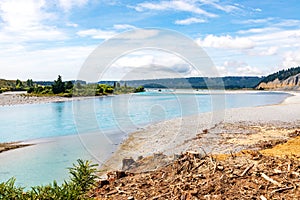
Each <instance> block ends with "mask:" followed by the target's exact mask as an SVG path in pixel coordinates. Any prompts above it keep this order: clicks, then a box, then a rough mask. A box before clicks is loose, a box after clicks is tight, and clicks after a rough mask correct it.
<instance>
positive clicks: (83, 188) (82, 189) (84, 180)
mask: <svg viewBox="0 0 300 200" xmlns="http://www.w3.org/2000/svg"><path fill="white" fill-rule="evenodd" d="M96 166H97V165H95V164H91V163H90V162H89V161H83V160H81V159H79V160H77V164H76V165H75V164H73V167H72V168H69V172H70V175H71V176H70V181H65V182H64V183H63V184H62V185H58V184H57V182H56V181H53V183H52V184H48V185H45V186H35V187H32V188H31V190H28V191H24V188H23V187H19V186H16V184H15V181H16V179H15V178H11V179H9V180H8V181H7V182H3V183H0V199H5V200H6V199H7V200H28V199H33V200H43V199H45V200H46V199H47V200H48V199H55V200H80V199H89V198H88V196H87V195H86V193H87V192H88V191H89V190H90V189H91V188H92V187H93V186H94V184H95V183H96V178H97V176H96V175H95V173H96V172H97V169H96Z"/></svg>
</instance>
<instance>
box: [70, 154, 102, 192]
mask: <svg viewBox="0 0 300 200" xmlns="http://www.w3.org/2000/svg"><path fill="white" fill-rule="evenodd" d="M77 163H78V165H75V164H73V167H72V168H69V172H70V174H71V181H72V182H73V183H74V184H75V185H76V186H77V187H79V189H80V191H82V192H83V193H85V192H87V191H89V190H90V189H91V187H92V186H93V185H94V183H95V179H96V178H97V176H96V175H95V173H96V172H97V169H96V168H95V167H96V166H97V165H95V164H91V162H90V161H83V160H81V159H78V160H77Z"/></svg>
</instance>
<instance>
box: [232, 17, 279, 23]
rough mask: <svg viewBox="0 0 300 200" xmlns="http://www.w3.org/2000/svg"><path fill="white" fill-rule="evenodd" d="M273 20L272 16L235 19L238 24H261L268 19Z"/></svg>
mask: <svg viewBox="0 0 300 200" xmlns="http://www.w3.org/2000/svg"><path fill="white" fill-rule="evenodd" d="M272 20H274V18H273V17H268V18H264V19H247V20H243V21H236V23H238V24H263V23H268V22H270V21H272Z"/></svg>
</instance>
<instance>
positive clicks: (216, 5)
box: [200, 0, 239, 13]
mask: <svg viewBox="0 0 300 200" xmlns="http://www.w3.org/2000/svg"><path fill="white" fill-rule="evenodd" d="M200 2H201V3H204V4H208V5H211V6H213V7H214V8H216V9H218V10H222V11H224V12H227V13H230V12H232V11H233V10H238V9H239V8H238V7H237V6H233V5H222V4H221V3H220V2H219V1H218V0H200Z"/></svg>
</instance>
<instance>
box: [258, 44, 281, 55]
mask: <svg viewBox="0 0 300 200" xmlns="http://www.w3.org/2000/svg"><path fill="white" fill-rule="evenodd" d="M277 51H278V47H277V46H271V47H269V48H268V49H266V50H265V51H262V52H260V55H262V56H272V55H275V54H276V53H277Z"/></svg>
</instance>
